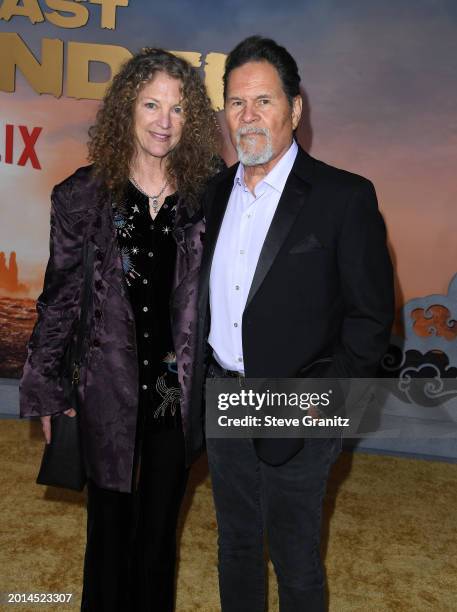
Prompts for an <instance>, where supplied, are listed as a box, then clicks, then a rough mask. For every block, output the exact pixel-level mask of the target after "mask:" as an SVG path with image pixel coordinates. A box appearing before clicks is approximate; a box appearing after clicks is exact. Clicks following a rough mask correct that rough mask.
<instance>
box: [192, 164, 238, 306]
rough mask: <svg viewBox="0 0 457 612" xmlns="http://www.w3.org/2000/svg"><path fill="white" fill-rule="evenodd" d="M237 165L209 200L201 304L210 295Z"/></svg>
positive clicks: (201, 268)
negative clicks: (217, 246)
mask: <svg viewBox="0 0 457 612" xmlns="http://www.w3.org/2000/svg"><path fill="white" fill-rule="evenodd" d="M237 167H238V164H236V165H235V166H233V167H232V168H230V169H229V170H228V172H227V175H226V176H225V177H224V178H223V179H222V180H221V182H220V183H218V185H217V188H216V189H215V191H214V195H213V197H212V198H210V199H209V201H208V210H207V215H206V231H205V243H204V248H203V255H202V262H201V267H200V306H202V305H203V304H204V302H205V301H206V299H207V297H208V290H209V278H210V273H211V264H212V261H213V255H214V249H215V247H216V242H217V238H218V236H219V230H220V228H221V225H222V219H223V218H224V215H225V211H226V208H227V203H228V200H229V197H230V193H231V191H232V188H233V181H234V178H235V174H236V170H237Z"/></svg>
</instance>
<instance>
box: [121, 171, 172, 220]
mask: <svg viewBox="0 0 457 612" xmlns="http://www.w3.org/2000/svg"><path fill="white" fill-rule="evenodd" d="M130 180H131V181H132V183H133V184H134V185H135V187H136V188H137V189H138V191H140V192H141V193H142V194H143V195H145V196H146V197H147V198H149V199H150V200H151V206H152V210H153V211H154V214H155V215H156V214H157V213H158V212H159V199H160V196H161V195H162V194H163V192H164V191H165V189H166V188H167V185H168V181H165V183H164V185H163V187H162V189H161V190H160V191H159V193H158V194H157V195H151V194H150V193H146V191H145V190H144V189H143V188H142V187H141V186H140V185H138V183H137V182H136V180H135V179H134V178H133V176H131V177H130Z"/></svg>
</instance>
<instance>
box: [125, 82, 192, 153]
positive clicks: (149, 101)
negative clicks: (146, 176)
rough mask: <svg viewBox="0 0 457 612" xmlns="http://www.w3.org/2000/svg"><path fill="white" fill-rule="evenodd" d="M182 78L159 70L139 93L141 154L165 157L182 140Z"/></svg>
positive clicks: (136, 127)
mask: <svg viewBox="0 0 457 612" xmlns="http://www.w3.org/2000/svg"><path fill="white" fill-rule="evenodd" d="M181 88H182V81H181V80H180V79H175V78H173V77H170V76H168V74H166V73H165V72H157V73H156V74H155V76H154V77H153V79H152V80H151V81H149V83H147V84H146V85H145V86H144V87H143V88H142V89H141V90H140V93H139V94H138V98H137V100H136V102H135V109H134V132H135V140H136V147H137V152H138V153H139V154H140V155H146V156H151V157H155V158H159V159H162V158H164V157H165V156H166V155H168V153H169V152H170V151H171V150H172V149H174V148H175V147H176V145H177V144H178V142H179V141H180V140H181V135H182V130H183V126H184V111H183V107H182V95H181Z"/></svg>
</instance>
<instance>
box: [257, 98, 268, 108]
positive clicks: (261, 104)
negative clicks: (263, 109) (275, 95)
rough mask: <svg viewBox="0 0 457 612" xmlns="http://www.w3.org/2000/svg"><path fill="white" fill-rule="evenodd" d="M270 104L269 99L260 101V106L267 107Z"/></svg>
mask: <svg viewBox="0 0 457 612" xmlns="http://www.w3.org/2000/svg"><path fill="white" fill-rule="evenodd" d="M269 103H270V100H268V98H261V99H260V100H259V104H260V106H265V105H266V104H269Z"/></svg>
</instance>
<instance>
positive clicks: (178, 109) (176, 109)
mask: <svg viewBox="0 0 457 612" xmlns="http://www.w3.org/2000/svg"><path fill="white" fill-rule="evenodd" d="M175 113H176V114H177V115H179V114H180V113H182V106H175Z"/></svg>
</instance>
